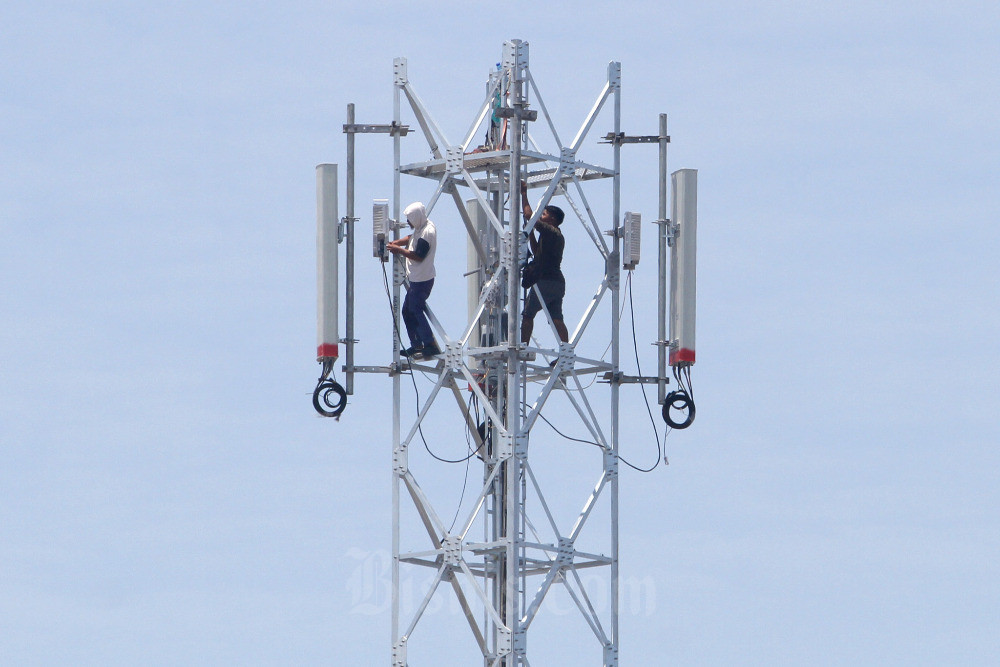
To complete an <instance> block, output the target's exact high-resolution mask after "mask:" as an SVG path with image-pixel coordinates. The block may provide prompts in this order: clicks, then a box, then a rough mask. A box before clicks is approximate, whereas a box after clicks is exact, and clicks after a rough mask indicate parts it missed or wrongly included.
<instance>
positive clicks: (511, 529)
mask: <svg viewBox="0 0 1000 667" xmlns="http://www.w3.org/2000/svg"><path fill="white" fill-rule="evenodd" d="M512 44H513V49H514V53H513V56H514V57H513V67H512V71H511V75H512V81H511V93H512V95H511V97H512V100H513V106H514V122H513V123H512V127H511V138H510V149H511V155H510V192H511V202H512V205H511V211H510V227H509V233H510V250H511V251H510V257H508V258H507V264H508V268H507V312H508V315H507V397H506V398H507V401H506V404H505V405H506V415H505V418H506V424H505V426H506V428H507V433H508V434H509V437H510V438H511V445H512V446H513V452H511V454H512V455H511V456H510V457H509V458H508V459H507V461H506V463H505V464H504V480H503V481H504V485H503V494H504V499H503V507H504V519H505V521H504V539H505V543H506V567H505V568H504V569H503V570H502V571H501V573H502V575H503V576H504V577H505V579H504V581H503V582H502V585H503V588H502V590H503V591H504V603H505V604H504V608H503V612H502V614H503V615H502V618H503V620H504V623H505V624H506V626H507V628H508V631H509V632H510V635H511V637H510V640H511V642H512V643H513V644H514V646H512V647H511V648H513V649H516V650H511V652H510V653H509V654H508V655H507V656H506V657H505V658H504V666H505V667H517V666H518V665H519V664H520V663H521V658H523V657H524V656H523V650H524V647H523V646H519V645H518V644H519V642H516V641H514V640H515V638H518V637H519V635H520V633H519V629H520V623H519V618H518V617H519V608H518V607H519V605H518V602H519V600H518V596H519V592H520V591H519V589H520V579H521V576H522V574H521V567H520V556H521V544H520V540H519V539H518V537H519V533H520V531H519V530H518V528H519V524H520V519H521V494H520V490H521V474H522V470H521V455H522V454H521V452H519V447H518V443H519V441H520V438H519V436H520V433H521V409H520V403H521V393H522V389H521V384H522V382H521V380H522V378H521V364H520V362H519V361H518V348H519V346H520V343H521V326H520V325H521V320H520V316H519V312H518V311H519V308H518V306H519V303H518V297H519V296H520V290H521V285H520V275H519V274H518V257H519V252H520V249H519V245H520V241H521V210H522V208H523V203H522V202H521V188H520V185H519V183H520V179H521V149H522V146H521V144H522V129H523V123H524V120H523V118H522V113H523V111H524V104H525V95H524V67H526V66H527V54H526V49H527V45H526V44H524V43H523V42H521V41H520V40H513V42H512Z"/></svg>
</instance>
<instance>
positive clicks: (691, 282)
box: [670, 169, 698, 366]
mask: <svg viewBox="0 0 1000 667" xmlns="http://www.w3.org/2000/svg"><path fill="white" fill-rule="evenodd" d="M671 177H672V182H671V185H672V189H673V201H672V205H671V209H672V210H671V220H672V221H673V228H674V232H673V241H672V243H671V248H670V365H671V366H691V365H693V364H694V350H695V347H694V321H695V292H696V289H695V270H696V263H695V259H696V251H697V235H698V170H697V169H680V170H678V171H675V172H674V173H673V174H672V175H671Z"/></svg>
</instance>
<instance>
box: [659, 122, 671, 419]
mask: <svg viewBox="0 0 1000 667" xmlns="http://www.w3.org/2000/svg"><path fill="white" fill-rule="evenodd" d="M669 142H670V137H669V135H667V114H665V113H661V114H660V136H659V143H660V209H659V212H658V214H657V215H658V218H657V223H658V225H657V226H658V227H659V229H658V230H657V240H656V249H657V268H658V270H659V281H658V283H657V288H656V290H657V321H656V327H657V328H656V340H657V342H658V344H657V346H656V362H657V366H656V370H657V372H656V377H657V378H658V381H657V383H656V384H657V399H656V402H657V403H658V404H660V405H663V401H665V400H666V397H667V223H666V219H667V144H668V143H669Z"/></svg>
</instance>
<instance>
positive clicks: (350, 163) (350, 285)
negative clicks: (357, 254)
mask: <svg viewBox="0 0 1000 667" xmlns="http://www.w3.org/2000/svg"><path fill="white" fill-rule="evenodd" d="M347 123H348V125H354V104H353V103H352V104H348V105H347ZM345 221H346V222H347V265H346V272H345V276H346V277H347V280H346V281H345V282H346V283H347V305H346V309H345V314H346V317H347V328H346V333H347V337H346V340H345V341H344V345H345V347H346V348H347V353H346V355H345V357H344V362H345V364H346V366H347V373H346V375H347V379H346V380H345V385H346V386H345V387H344V390H345V391H346V392H347V394H348V396H350V395H352V394H354V133H353V132H348V133H347V217H346V218H345Z"/></svg>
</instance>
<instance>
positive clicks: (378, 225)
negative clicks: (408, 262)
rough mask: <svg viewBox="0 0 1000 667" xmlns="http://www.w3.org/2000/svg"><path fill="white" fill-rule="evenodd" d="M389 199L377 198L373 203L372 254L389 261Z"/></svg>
mask: <svg viewBox="0 0 1000 667" xmlns="http://www.w3.org/2000/svg"><path fill="white" fill-rule="evenodd" d="M389 227H390V224H389V200H388V199H376V200H375V202H374V203H373V204H372V256H373V257H378V258H379V259H381V260H382V261H383V262H388V261H389V250H388V249H387V247H386V246H387V245H388V243H389V232H390V231H391V230H390V229H389Z"/></svg>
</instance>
